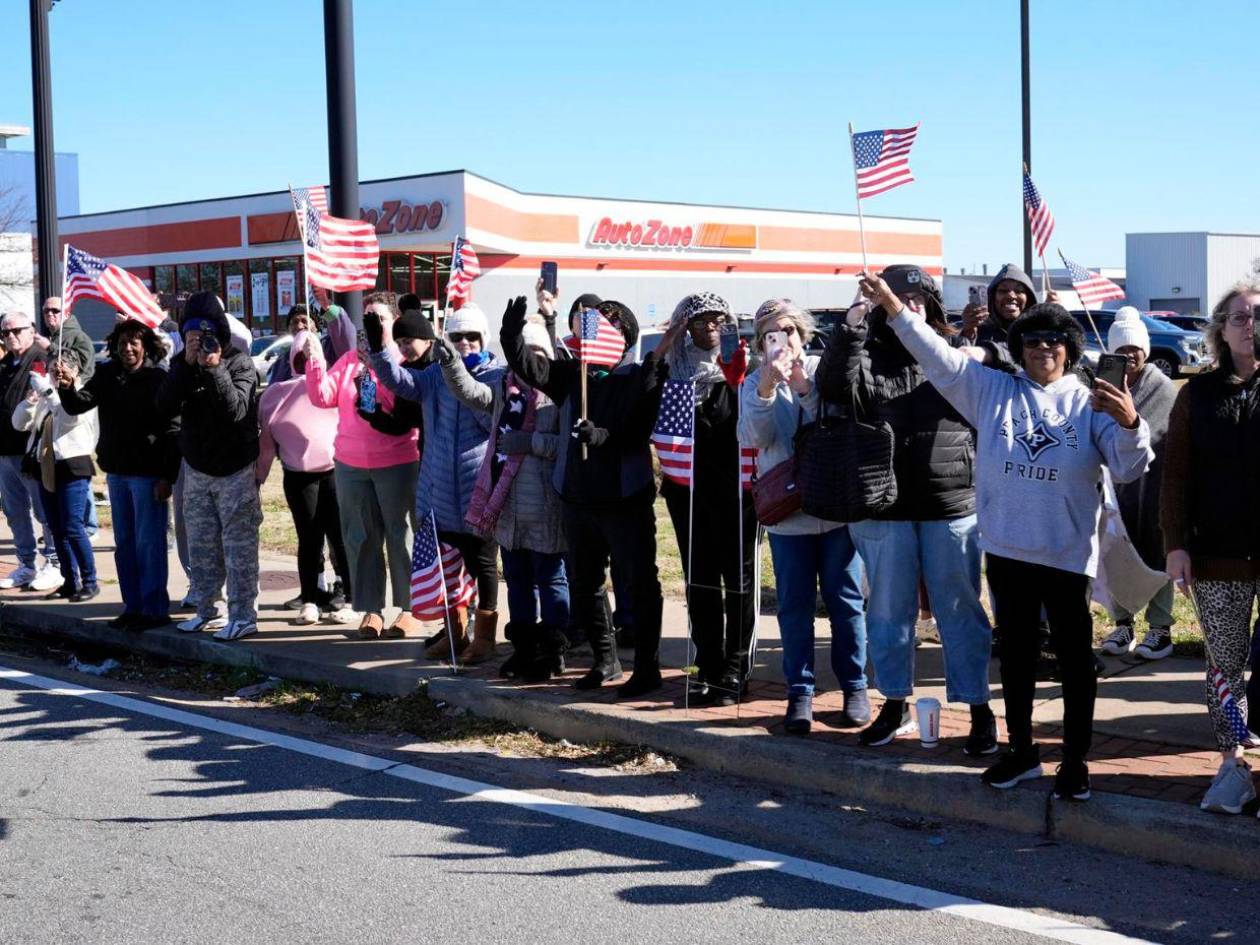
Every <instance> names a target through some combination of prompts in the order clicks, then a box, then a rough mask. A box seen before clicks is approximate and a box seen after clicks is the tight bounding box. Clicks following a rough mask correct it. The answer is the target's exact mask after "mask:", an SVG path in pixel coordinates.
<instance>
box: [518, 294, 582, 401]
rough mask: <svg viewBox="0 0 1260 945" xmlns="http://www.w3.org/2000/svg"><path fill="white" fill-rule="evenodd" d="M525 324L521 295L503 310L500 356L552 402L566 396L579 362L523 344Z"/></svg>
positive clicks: (579, 368)
mask: <svg viewBox="0 0 1260 945" xmlns="http://www.w3.org/2000/svg"><path fill="white" fill-rule="evenodd" d="M524 328H525V296H523V295H522V296H519V297H518V298H516V299H515V300H514V301H512V302H509V303H508V306H507V309H506V310H505V311H504V312H503V325H502V327H501V328H500V329H499V344H500V345H501V346H502V348H503V354H504V357H506V358H507V362H508V364H509V365H511V367H512V370H513V371H515V372H516V376H517V377H519V378H520V379H521V380H523V381H524V382H525V383H526V384H528V385H529V386H530V387H533V388H535V389H536V390H540V391H542V392H543V393H544V394H546V395H547V396H548V397H550V398H551V399H552V401H554V402H555V403H556V404H561V403H563V402H564V401H565V399H566V398H567V397H568V396H569V387H570V385H571V383H572V381H573V378H575V377H576V376H577V372H578V371H580V370H582V369H583V368H582V365H581V363H580V362H578V361H576V360H572V361H556V360H553V359H552V358H549V357H547V356H546V355H545V354H542V353H540V352H537V351H531V350H530V348H529V346H528V345H526V344H525V339H524V337H523V335H522V331H523V330H524Z"/></svg>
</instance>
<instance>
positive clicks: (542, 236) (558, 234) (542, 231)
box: [464, 194, 578, 243]
mask: <svg viewBox="0 0 1260 945" xmlns="http://www.w3.org/2000/svg"><path fill="white" fill-rule="evenodd" d="M464 219H465V221H466V222H465V225H466V226H467V228H468V229H478V230H485V231H486V232H488V233H495V234H497V235H499V236H506V237H508V238H509V239H514V240H523V241H524V242H527V243H577V242H578V218H577V217H576V216H575V215H573V214H568V213H523V212H521V211H520V210H513V209H512V208H511V207H505V206H503V205H502V204H499V203H495V202H494V201H492V200H486V199H485V198H484V197H478V196H477V195H476V194H465V195H464Z"/></svg>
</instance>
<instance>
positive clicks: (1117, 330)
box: [1107, 305, 1151, 356]
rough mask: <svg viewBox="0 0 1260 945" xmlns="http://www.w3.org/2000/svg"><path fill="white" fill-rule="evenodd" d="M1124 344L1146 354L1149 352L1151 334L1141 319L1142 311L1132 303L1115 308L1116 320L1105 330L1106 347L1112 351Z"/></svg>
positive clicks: (1117, 349)
mask: <svg viewBox="0 0 1260 945" xmlns="http://www.w3.org/2000/svg"><path fill="white" fill-rule="evenodd" d="M1126 345H1132V346H1133V347H1135V348H1141V349H1142V350H1143V351H1144V352H1146V354H1147V355H1148V356H1149V355H1150V353H1151V334H1150V332H1148V331H1147V330H1146V324H1145V323H1144V322H1143V321H1142V313H1141V312H1139V311H1138V310H1137V309H1136V308H1134V307H1133V306H1132V305H1126V306H1124V307H1123V308H1118V309H1116V320H1115V321H1114V322H1112V323H1111V330H1110V331H1108V332H1107V347H1108V348H1110V349H1111V350H1112V351H1119V350H1120V349H1121V348H1123V347H1125V346H1126Z"/></svg>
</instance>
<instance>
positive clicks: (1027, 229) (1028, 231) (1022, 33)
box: [1019, 0, 1033, 278]
mask: <svg viewBox="0 0 1260 945" xmlns="http://www.w3.org/2000/svg"><path fill="white" fill-rule="evenodd" d="M1019 38H1020V66H1021V69H1020V71H1021V74H1022V79H1023V83H1022V84H1023V90H1022V92H1023V102H1024V167H1026V168H1028V173H1030V174H1031V173H1032V103H1031V101H1030V95H1029V87H1030V85H1031V80H1030V77H1029V66H1028V0H1019ZM1019 218H1020V220H1021V221H1023V226H1024V272H1026V273H1028V275H1029V277H1030V278H1031V276H1032V271H1033V268H1032V226H1031V223H1030V221H1029V219H1028V213H1027V211H1025V209H1024V187H1023V180H1022V178H1021V180H1020V188H1019Z"/></svg>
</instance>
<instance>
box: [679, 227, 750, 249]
mask: <svg viewBox="0 0 1260 945" xmlns="http://www.w3.org/2000/svg"><path fill="white" fill-rule="evenodd" d="M691 245H692V246H704V247H706V248H710V249H756V248H757V227H756V226H754V225H753V224H751V223H701V224H700V226H699V228H698V232H697V233H696V238H695V239H694V240H692V243H691Z"/></svg>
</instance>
